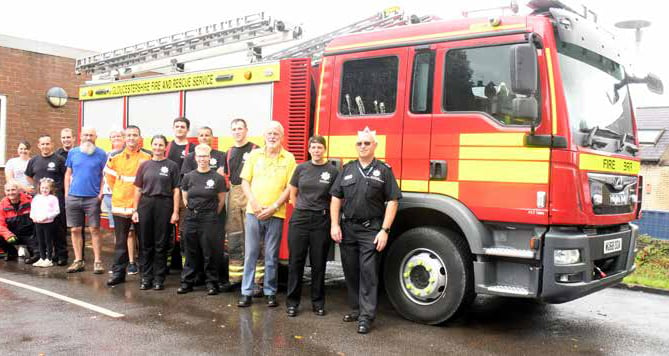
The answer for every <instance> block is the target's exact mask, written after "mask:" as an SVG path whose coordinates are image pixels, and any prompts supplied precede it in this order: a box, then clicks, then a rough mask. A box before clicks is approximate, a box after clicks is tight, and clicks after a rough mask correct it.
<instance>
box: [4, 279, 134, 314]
mask: <svg viewBox="0 0 669 356" xmlns="http://www.w3.org/2000/svg"><path fill="white" fill-rule="evenodd" d="M0 282H3V283H6V284H9V285H12V286H15V287H20V288H25V289H28V290H31V291H33V292H37V293H41V294H44V295H48V296H50V297H53V298H56V299H60V300H62V301H65V302H68V303H72V304H74V305H78V306H80V307H82V308H86V309H89V310H92V311H95V312H98V313H100V314H104V315H106V316H110V317H112V318H122V317H123V316H124V315H123V314H119V313H117V312H113V311H111V310H109V309H105V308H103V307H99V306H97V305H93V304H90V303H86V302H82V301H81V300H78V299H74V298H70V297H67V296H64V295H60V294H58V293H54V292H51V291H48V290H46V289H42V288H37V287H33V286H30V285H27V284H23V283H19V282H14V281H12V280H9V279H5V278H0Z"/></svg>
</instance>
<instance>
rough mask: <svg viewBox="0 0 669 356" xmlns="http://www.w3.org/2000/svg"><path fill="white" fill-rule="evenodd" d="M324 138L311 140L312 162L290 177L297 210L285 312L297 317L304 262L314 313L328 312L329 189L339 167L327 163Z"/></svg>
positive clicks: (290, 242)
mask: <svg viewBox="0 0 669 356" xmlns="http://www.w3.org/2000/svg"><path fill="white" fill-rule="evenodd" d="M324 153H325V138H323V136H313V137H311V138H310V139H309V154H310V155H311V161H308V162H304V163H302V164H300V165H299V166H297V168H295V173H293V177H292V178H291V180H290V200H291V201H292V202H293V204H295V210H294V211H293V215H292V216H291V218H290V225H289V230H288V248H289V249H290V260H289V264H288V292H287V293H286V294H287V295H286V307H287V309H286V313H287V314H288V316H290V317H294V316H297V308H298V306H299V305H300V297H301V295H302V276H303V274H304V264H305V262H306V259H307V254H308V255H309V261H310V263H311V307H312V310H313V312H314V314H316V315H318V316H323V315H325V265H326V262H327V256H328V250H329V249H330V244H331V242H330V237H329V235H330V188H331V187H332V183H334V181H335V179H336V178H337V174H338V173H339V172H337V169H336V168H335V167H334V166H333V165H331V164H328V163H327V160H326V159H325V158H324V157H323V154H324Z"/></svg>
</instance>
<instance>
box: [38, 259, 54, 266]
mask: <svg viewBox="0 0 669 356" xmlns="http://www.w3.org/2000/svg"><path fill="white" fill-rule="evenodd" d="M43 261H44V262H43V263H42V265H40V267H53V261H51V260H43ZM33 266H34V265H33Z"/></svg>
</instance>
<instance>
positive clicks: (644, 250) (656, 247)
mask: <svg viewBox="0 0 669 356" xmlns="http://www.w3.org/2000/svg"><path fill="white" fill-rule="evenodd" d="M637 248H638V249H639V252H637V255H636V266H637V270H636V271H635V272H634V273H633V274H632V275H630V276H628V277H627V278H625V279H624V280H623V282H625V283H630V284H639V285H643V286H647V287H653V288H661V289H669V241H666V240H659V239H654V238H652V237H650V236H648V235H642V236H640V237H639V240H638V241H637Z"/></svg>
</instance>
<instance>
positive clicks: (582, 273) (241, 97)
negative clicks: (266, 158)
mask: <svg viewBox="0 0 669 356" xmlns="http://www.w3.org/2000/svg"><path fill="white" fill-rule="evenodd" d="M529 6H530V7H531V8H532V9H533V13H532V14H530V15H528V16H507V17H497V18H492V19H469V18H466V19H462V20H449V21H436V20H433V19H432V18H423V19H422V20H423V21H421V19H416V18H414V21H409V20H406V19H400V20H399V21H396V22H395V23H393V24H391V25H386V26H383V27H390V28H384V29H381V30H376V31H368V32H360V33H353V34H349V35H343V36H331V37H332V38H326V39H327V42H328V44H327V47H325V49H324V51H323V47H322V45H321V44H318V43H307V44H303V45H301V46H297V47H295V48H292V49H289V50H286V51H283V52H280V53H278V54H276V55H274V56H269V57H265V61H260V62H259V63H257V64H253V65H249V66H243V67H233V68H224V69H218V70H211V71H202V72H194V73H188V74H183V73H177V74H168V75H159V76H152V77H147V78H140V79H130V80H119V81H112V82H108V83H102V84H92V85H86V86H84V87H82V88H81V91H80V99H81V103H82V104H81V123H82V125H87V126H89V125H93V126H95V127H96V128H97V129H98V132H99V136H100V137H106V135H105V133H106V132H108V131H109V130H111V129H112V128H114V127H119V128H120V127H122V126H124V125H127V124H134V125H138V126H140V127H141V128H142V130H143V132H144V134H145V136H146V137H150V136H151V135H152V134H155V133H166V132H168V131H169V128H170V123H171V120H172V119H173V118H175V117H177V116H180V115H185V116H187V117H188V118H189V119H190V120H192V121H193V123H194V124H193V126H194V127H198V126H202V125H207V126H210V127H212V128H213V129H214V134H215V135H219V136H220V137H218V142H217V146H218V148H219V149H221V150H226V149H227V148H228V147H229V146H230V145H231V143H232V141H231V139H230V138H229V137H228V128H229V123H230V121H231V120H232V119H234V118H236V117H244V118H246V119H248V120H249V122H250V124H249V129H250V132H251V135H252V136H254V135H255V137H254V138H252V141H255V142H256V143H261V142H262V140H261V138H260V137H259V133H260V129H261V127H262V125H263V123H264V122H267V121H268V120H271V119H275V120H278V121H280V122H282V123H283V125H284V126H285V127H286V132H287V134H286V142H285V147H287V148H288V149H289V150H290V151H291V152H293V153H294V154H295V156H296V158H297V159H298V160H305V159H307V154H306V140H307V138H308V136H309V135H310V134H319V135H323V136H325V137H326V138H327V140H328V157H329V159H330V160H331V161H332V163H333V164H335V165H341V164H342V163H343V162H345V161H348V160H351V159H355V158H356V151H355V141H356V133H357V131H359V130H361V129H363V128H364V127H369V128H370V129H372V130H375V131H376V132H377V141H378V143H379V145H378V148H377V152H376V153H377V157H378V158H380V159H382V160H384V161H386V162H388V163H389V164H390V165H391V166H392V169H393V171H394V173H395V175H396V177H397V179H398V181H399V183H400V186H401V188H402V191H403V195H404V198H403V199H402V200H401V201H400V210H399V212H398V216H397V219H396V222H395V223H394V225H393V227H392V231H391V234H390V235H391V242H390V246H389V248H388V249H387V250H386V251H387V252H386V254H385V256H384V260H383V261H384V262H383V274H384V281H385V283H384V285H385V291H386V293H387V294H388V297H389V299H390V300H391V302H392V304H393V306H394V307H395V308H396V310H397V311H398V312H399V313H400V314H401V315H403V316H404V317H406V318H408V319H411V320H415V321H418V322H423V323H430V324H435V323H440V322H443V321H445V320H448V319H449V318H451V317H452V316H453V315H455V314H456V312H458V311H459V310H462V309H464V308H465V307H466V306H467V305H468V304H469V303H470V302H471V301H472V300H473V298H474V296H475V295H476V294H491V295H501V296H509V297H521V298H536V299H541V300H544V301H547V302H551V303H561V302H565V301H569V300H572V299H575V298H578V297H581V296H584V295H587V294H589V293H592V292H595V291H597V290H600V289H602V288H605V287H607V286H610V285H613V284H615V283H618V282H620V281H621V280H622V278H623V277H624V276H626V275H628V274H629V273H631V272H632V271H633V270H634V268H635V267H634V253H635V242H636V237H637V234H638V233H637V227H636V226H635V225H633V224H631V223H630V222H631V221H633V220H634V219H635V217H636V216H637V213H638V207H639V197H640V194H639V182H638V179H639V178H638V173H639V167H640V163H639V162H640V161H639V157H638V140H637V138H636V133H637V129H636V124H635V120H634V111H633V107H632V103H631V99H630V95H629V90H628V84H631V83H638V82H645V83H647V85H648V87H649V89H651V90H652V91H655V92H659V91H661V90H662V84H661V82H659V80H657V79H656V77H654V76H653V75H649V76H647V77H646V78H643V79H641V78H636V77H632V76H630V75H629V74H628V73H626V72H625V68H624V66H623V65H622V60H623V58H622V54H621V53H620V51H619V49H618V47H617V46H616V43H615V39H614V38H613V36H612V35H610V34H609V33H607V32H605V31H604V30H602V29H601V27H599V26H598V25H597V24H596V23H594V22H591V21H590V20H588V19H587V18H585V17H584V16H583V15H582V14H579V13H578V12H577V11H574V10H573V9H571V8H569V7H567V6H565V5H563V4H562V3H560V2H558V1H532V2H530V4H529ZM395 13H396V12H393V13H392V14H391V15H393V14H395ZM388 15H389V13H385V14H382V15H380V17H378V18H377V19H380V18H387V17H388ZM426 20H427V21H426ZM410 22H416V23H415V24H410ZM274 26H275V27H274V31H275V32H276V31H277V29H278V31H279V32H281V31H283V32H286V31H291V30H290V29H289V28H288V26H287V25H285V24H283V23H279V24H278V25H277V24H274ZM362 29H365V26H360V27H359V28H358V29H357V30H356V31H359V30H362ZM356 31H348V32H356ZM298 32H299V31H295V29H293V30H292V34H293V35H294V34H295V33H298ZM182 42H187V40H183V41H182ZM197 43H202V41H201V40H198V42H197ZM319 46H320V52H318V51H315V50H314V48H317V47H319ZM135 50H136V51H134V52H133V51H130V52H131V54H133V55H135V57H134V58H135V61H137V59H136V57H137V56H138V55H139V54H141V53H143V54H144V55H146V53H148V54H149V55H150V54H151V53H152V52H151V51H152V50H151V47H150V46H149V47H148V48H142V49H135ZM252 50H253V52H254V54H255V55H256V56H258V57H259V56H260V54H259V50H258V48H252ZM135 52H137V53H135ZM140 52H141V53H140ZM305 56H309V57H307V58H304V57H305ZM300 57H302V58H300ZM114 58H116V57H113V55H110V56H108V57H107V58H106V59H105V58H98V59H95V60H91V59H89V60H88V62H86V61H83V62H82V63H81V65H80V66H78V69H79V70H82V71H87V72H89V73H98V74H99V73H103V72H105V73H109V72H110V71H116V72H115V75H119V73H120V74H121V75H122V74H123V73H129V74H133V73H132V70H131V68H132V65H134V64H133V62H132V61H130V60H128V61H124V59H123V58H122V60H119V62H118V63H116V62H114V60H115V59H114ZM268 58H269V60H267V59H268ZM117 59H118V58H117ZM126 59H127V58H126ZM115 63H116V64H115ZM173 63H175V64H176V65H175V67H176V68H178V63H177V62H174V61H173ZM86 65H90V67H88V68H87V67H86ZM123 66H127V68H128V69H126V70H125V71H124V69H123V68H124V67H123ZM106 145H108V142H103V143H102V147H103V148H108V147H106ZM286 225H287V224H286ZM287 253H288V251H287V248H286V242H285V241H284V242H283V247H282V250H281V257H282V258H285V257H286V256H287Z"/></svg>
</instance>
